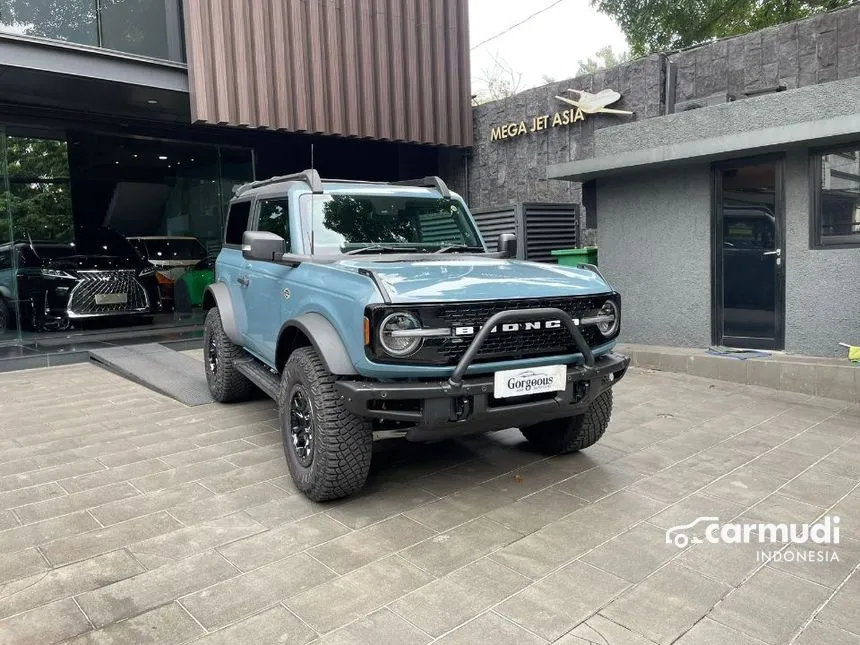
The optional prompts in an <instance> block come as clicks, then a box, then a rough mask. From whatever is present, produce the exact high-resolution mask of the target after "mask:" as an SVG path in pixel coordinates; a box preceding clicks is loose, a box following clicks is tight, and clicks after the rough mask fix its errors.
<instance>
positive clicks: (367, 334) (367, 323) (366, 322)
mask: <svg viewBox="0 0 860 645" xmlns="http://www.w3.org/2000/svg"><path fill="white" fill-rule="evenodd" d="M364 344H365V345H370V319H369V318H368V317H367V316H365V317H364Z"/></svg>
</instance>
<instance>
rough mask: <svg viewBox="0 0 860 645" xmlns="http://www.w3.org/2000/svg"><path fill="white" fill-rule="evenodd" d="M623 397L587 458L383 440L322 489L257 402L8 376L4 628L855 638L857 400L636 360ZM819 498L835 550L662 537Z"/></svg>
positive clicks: (10, 635)
mask: <svg viewBox="0 0 860 645" xmlns="http://www.w3.org/2000/svg"><path fill="white" fill-rule="evenodd" d="M194 360H196V359H194ZM616 393H617V397H616V406H615V410H614V413H613V421H612V424H611V425H610V427H609V429H608V430H607V433H606V437H605V439H606V441H605V442H601V443H598V444H597V445H595V446H593V447H591V448H589V449H587V450H584V451H582V452H581V453H578V454H574V455H567V456H565V457H557V458H549V457H546V456H544V455H541V454H539V453H537V452H536V451H534V450H533V449H532V448H531V447H530V446H529V445H528V444H527V443H525V441H524V440H523V438H522V436H521V435H520V433H519V432H518V431H517V430H516V429H510V430H505V431H502V432H498V433H492V434H489V435H485V436H480V437H470V438H465V439H459V440H449V441H444V442H439V443H436V444H431V445H421V444H408V443H405V442H401V441H397V440H391V441H386V442H381V443H379V444H377V445H376V446H375V447H374V467H373V469H372V472H371V475H370V478H369V481H368V484H367V486H366V488H365V489H364V490H363V491H361V493H360V494H358V495H355V496H353V497H352V498H349V499H345V500H339V501H337V502H333V503H327V504H316V503H314V502H310V501H308V500H307V499H306V498H304V497H303V496H302V495H300V494H298V492H297V490H296V488H295V486H294V485H293V483H292V480H291V479H290V477H289V473H288V471H287V468H286V464H285V462H284V459H283V454H282V450H281V445H280V441H281V439H280V434H279V432H278V431H277V422H276V419H277V413H276V410H275V408H274V406H273V404H272V403H271V402H270V401H266V400H255V401H250V402H247V403H242V404H236V405H220V404H215V403H211V404H204V405H196V406H193V407H188V406H184V405H182V404H180V403H178V402H176V401H174V400H172V399H170V398H167V397H165V396H162V395H160V394H157V393H154V392H152V391H151V390H148V389H146V388H144V387H142V386H141V385H139V384H135V383H130V382H128V381H126V380H124V379H122V378H120V377H118V376H117V375H115V374H113V373H110V372H108V371H105V370H102V369H99V368H96V367H94V366H92V365H86V364H83V365H75V366H69V367H63V368H52V369H46V370H34V371H30V372H19V373H16V374H15V375H11V374H0V410H2V412H0V585H2V586H0V644H2V643H15V644H16V645H17V644H18V643H30V642H32V643H39V644H40V645H41V644H42V643H45V644H48V645H50V644H51V643H55V642H63V643H66V642H68V643H75V645H85V644H86V645H90V644H91V645H95V644H99V645H103V644H105V643H108V644H120V643H122V644H125V643H129V642H135V643H137V642H139V643H144V644H147V643H149V644H152V645H156V644H159V645H161V644H173V643H175V644H177V645H179V644H183V645H184V644H186V643H202V644H203V645H220V644H223V643H234V642H235V643H239V642H248V643H257V642H259V643H268V642H278V643H284V644H292V643H296V644H298V645H306V644H308V643H320V644H323V643H326V644H332V643H334V644H341V643H372V644H373V645H387V644H389V643H390V644H392V645H394V644H397V645H400V644H401V643H406V644H410V643H416V644H423V643H429V642H438V643H469V645H471V644H472V643H476V642H494V643H547V642H551V641H552V642H557V643H560V644H561V645H574V644H576V645H579V644H581V643H593V642H600V643H604V642H608V643H610V644H611V645H658V644H661V643H669V642H672V641H675V642H677V643H680V644H681V645H687V644H699V643H704V644H708V643H712V642H713V643H728V642H731V643H740V644H742V645H761V643H774V644H775V643H782V642H787V640H790V639H791V638H795V641H794V642H795V643H797V644H799V645H810V644H812V643H826V644H828V645H830V644H831V643H832V644H836V645H842V643H846V644H851V645H857V635H858V634H860V624H858V622H857V618H856V616H857V611H856V608H857V607H858V606H860V587H858V585H860V582H858V578H857V575H856V573H853V572H854V571H855V567H856V566H857V564H858V563H860V533H858V530H860V528H858V527H860V470H858V466H857V464H858V463H860V423H858V419H860V408H857V406H856V404H855V405H851V404H848V403H845V402H838V401H833V400H825V399H817V398H815V397H813V396H808V395H800V394H796V393H791V392H778V391H774V390H768V389H766V388H761V387H755V386H748V385H739V384H734V383H729V382H726V381H720V380H718V381H711V380H708V379H704V378H698V377H694V376H689V375H687V374H669V373H665V372H659V371H652V372H649V371H645V370H639V369H635V368H634V369H631V370H630V372H629V373H628V376H627V377H626V378H625V380H624V382H623V383H622V384H619V387H618V388H617V391H616ZM821 514H838V515H839V516H840V517H841V522H842V523H841V527H842V541H841V544H840V545H839V546H838V550H837V552H838V554H839V561H838V562H837V561H828V562H815V561H781V562H776V561H772V562H770V563H769V564H767V565H766V566H764V568H761V567H762V564H763V563H762V562H759V561H757V560H756V550H757V549H756V548H753V547H754V545H752V546H745V545H733V544H693V545H690V546H689V547H687V548H685V549H679V548H677V547H676V546H674V545H673V544H667V543H666V541H665V532H666V530H667V529H669V528H671V527H674V526H679V525H684V524H686V523H689V522H692V521H694V520H695V519H697V518H698V517H704V516H716V517H719V518H720V520H721V521H728V520H732V519H734V518H740V519H744V520H746V519H749V520H754V521H770V522H780V521H785V522H788V521H810V519H811V518H815V517H817V516H818V515H821Z"/></svg>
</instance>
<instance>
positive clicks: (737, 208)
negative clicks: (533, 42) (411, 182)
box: [467, 5, 860, 356]
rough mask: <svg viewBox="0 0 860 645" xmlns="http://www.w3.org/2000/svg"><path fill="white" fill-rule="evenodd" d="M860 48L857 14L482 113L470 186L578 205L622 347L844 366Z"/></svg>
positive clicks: (711, 47) (858, 301)
mask: <svg viewBox="0 0 860 645" xmlns="http://www.w3.org/2000/svg"><path fill="white" fill-rule="evenodd" d="M858 51H860V6H857V5H854V6H852V7H849V8H846V9H842V10H839V11H834V12H830V13H826V14H821V15H818V16H815V17H813V18H811V19H807V20H803V21H799V22H795V23H790V24H785V25H781V26H779V27H775V28H771V29H766V30H763V31H760V32H756V33H752V34H748V35H744V36H740V37H737V38H732V39H728V40H723V41H719V42H715V43H711V44H708V45H705V46H702V47H698V48H694V49H690V50H686V51H681V52H674V53H667V54H659V55H654V56H650V57H647V58H644V59H640V60H637V61H633V62H632V63H629V64H626V65H624V66H621V67H617V68H614V69H610V70H605V71H601V72H598V73H596V74H593V75H589V76H585V77H581V78H575V79H571V80H568V81H564V82H560V83H553V84H550V85H548V86H545V87H541V88H536V89H534V90H529V91H527V92H523V93H522V94H519V95H516V96H514V97H511V98H510V99H507V100H504V101H499V102H495V103H492V104H488V105H483V106H479V107H477V108H476V109H475V113H474V122H475V145H474V148H473V150H472V155H471V158H470V164H469V173H468V188H467V193H468V195H469V197H470V200H471V203H472V206H475V207H489V206H493V205H497V204H500V203H507V202H519V201H523V200H530V201H535V200H536V199H539V200H548V201H574V202H578V203H582V204H583V206H584V211H585V222H584V224H585V225H586V227H587V228H588V229H589V230H590V234H591V238H592V239H593V240H595V241H596V243H597V245H598V246H599V263H600V266H601V270H603V271H605V272H606V273H607V274H608V277H609V278H610V279H611V281H612V282H613V283H614V284H615V285H616V286H617V288H618V289H619V290H620V291H621V293H622V294H623V296H624V300H625V323H624V332H623V340H625V341H627V342H633V343H646V344H655V345H675V346H692V347H703V346H704V347H707V346H709V345H714V344H716V345H727V346H737V347H750V348H764V349H771V350H786V351H788V352H792V353H799V354H810V355H818V356H830V355H844V350H843V349H842V348H840V347H839V344H838V343H840V342H843V343H851V344H855V345H856V344H858V343H860V56H858ZM569 90H575V91H569ZM607 90H612V91H615V92H617V93H619V94H620V97H617V98H618V100H613V99H615V98H616V95H614V94H609V93H606V92H604V93H603V94H600V92H601V91H607ZM578 91H586V92H590V93H591V94H592V95H597V96H596V97H594V96H589V95H583V94H581V93H579V92H578ZM558 97H561V98H558ZM564 99H568V101H569V100H574V101H575V102H578V103H580V105H581V108H575V107H572V106H571V105H570V103H569V102H566V101H564ZM607 101H609V102H607ZM601 108H608V110H618V111H619V112H621V113H618V112H603V111H600V109H601ZM571 109H573V112H572V113H570V114H569V116H568V117H567V118H566V119H565V117H564V111H565V110H571ZM593 110H597V111H595V112H593V113H590V111H593ZM560 111H561V112H562V115H561V117H559V112H560ZM626 112H629V113H630V114H627V113H626ZM500 126H505V127H500Z"/></svg>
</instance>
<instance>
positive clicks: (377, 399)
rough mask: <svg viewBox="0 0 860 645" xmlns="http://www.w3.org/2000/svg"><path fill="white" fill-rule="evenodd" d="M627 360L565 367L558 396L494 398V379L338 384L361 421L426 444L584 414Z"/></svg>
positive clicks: (610, 358) (618, 376) (609, 357)
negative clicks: (397, 429) (387, 424)
mask: <svg viewBox="0 0 860 645" xmlns="http://www.w3.org/2000/svg"><path fill="white" fill-rule="evenodd" d="M629 365H630V359H629V358H628V357H626V356H621V355H619V354H605V355H603V356H600V357H597V358H595V359H594V365H593V366H589V365H571V366H569V367H568V368H567V387H566V388H565V390H563V391H559V392H554V393H548V394H540V395H532V396H525V397H514V398H506V399H496V398H494V397H493V376H492V375H483V376H477V377H470V378H467V379H463V380H462V382H461V383H459V384H456V383H454V384H452V383H451V382H450V381H449V380H446V381H433V382H418V383H415V382H390V383H385V382H378V381H338V382H337V383H336V384H335V386H336V388H337V389H338V391H339V393H340V395H341V396H342V397H343V400H344V402H345V404H346V407H347V408H348V409H349V410H350V411H351V412H353V413H354V414H357V415H359V416H362V417H369V418H373V419H380V420H386V421H393V422H401V423H403V424H409V426H410V427H409V428H408V429H407V430H406V432H407V434H406V438H407V439H409V440H411V441H427V440H429V439H439V438H444V437H450V436H459V435H465V434H473V433H481V432H489V431H492V430H502V429H504V428H511V427H521V426H526V425H532V424H535V423H539V422H541V421H548V420H550V419H558V418H562V417H570V416H576V415H578V414H582V413H584V412H585V411H586V410H587V409H588V407H589V406H590V405H591V402H592V401H593V400H594V399H595V398H596V397H597V396H599V395H600V394H601V393H602V392H604V391H605V390H607V389H609V388H610V387H612V386H613V385H615V383H617V382H618V381H619V380H621V379H622V378H623V377H624V375H625V373H626V372H627V368H628V366H629Z"/></svg>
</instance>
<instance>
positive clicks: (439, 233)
mask: <svg viewBox="0 0 860 645" xmlns="http://www.w3.org/2000/svg"><path fill="white" fill-rule="evenodd" d="M305 203H306V204H307V203H310V204H312V208H310V209H308V208H305V209H303V210H304V211H305V217H306V218H308V217H309V218H311V219H312V222H313V236H312V239H311V236H310V235H309V234H308V233H307V232H309V231H310V230H311V225H310V222H308V221H307V219H306V220H305V225H304V230H305V231H306V233H305V249H306V250H307V251H308V252H310V251H311V249H313V253H315V254H319V255H330V254H338V253H349V252H354V251H360V250H361V249H363V248H368V250H370V251H373V250H375V249H377V248H378V249H379V250H380V251H384V250H394V251H396V250H399V249H401V248H402V249H403V252H404V253H415V252H425V251H427V252H432V251H438V250H439V249H447V248H449V247H469V248H466V249H464V250H474V251H483V250H484V248H483V246H482V244H481V238H480V237H479V236H478V232H477V231H476V230H475V227H474V226H473V225H472V221H471V219H470V218H469V216H468V215H467V214H466V212H465V210H464V209H463V207H462V206H461V205H460V204H459V203H458V202H456V201H454V200H452V199H450V198H445V199H439V198H431V197H403V196H392V195H338V194H327V195H314V196H313V197H312V198H309V199H308V200H307V202H305ZM308 210H309V211H310V213H308V212H307V211H308Z"/></svg>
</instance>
